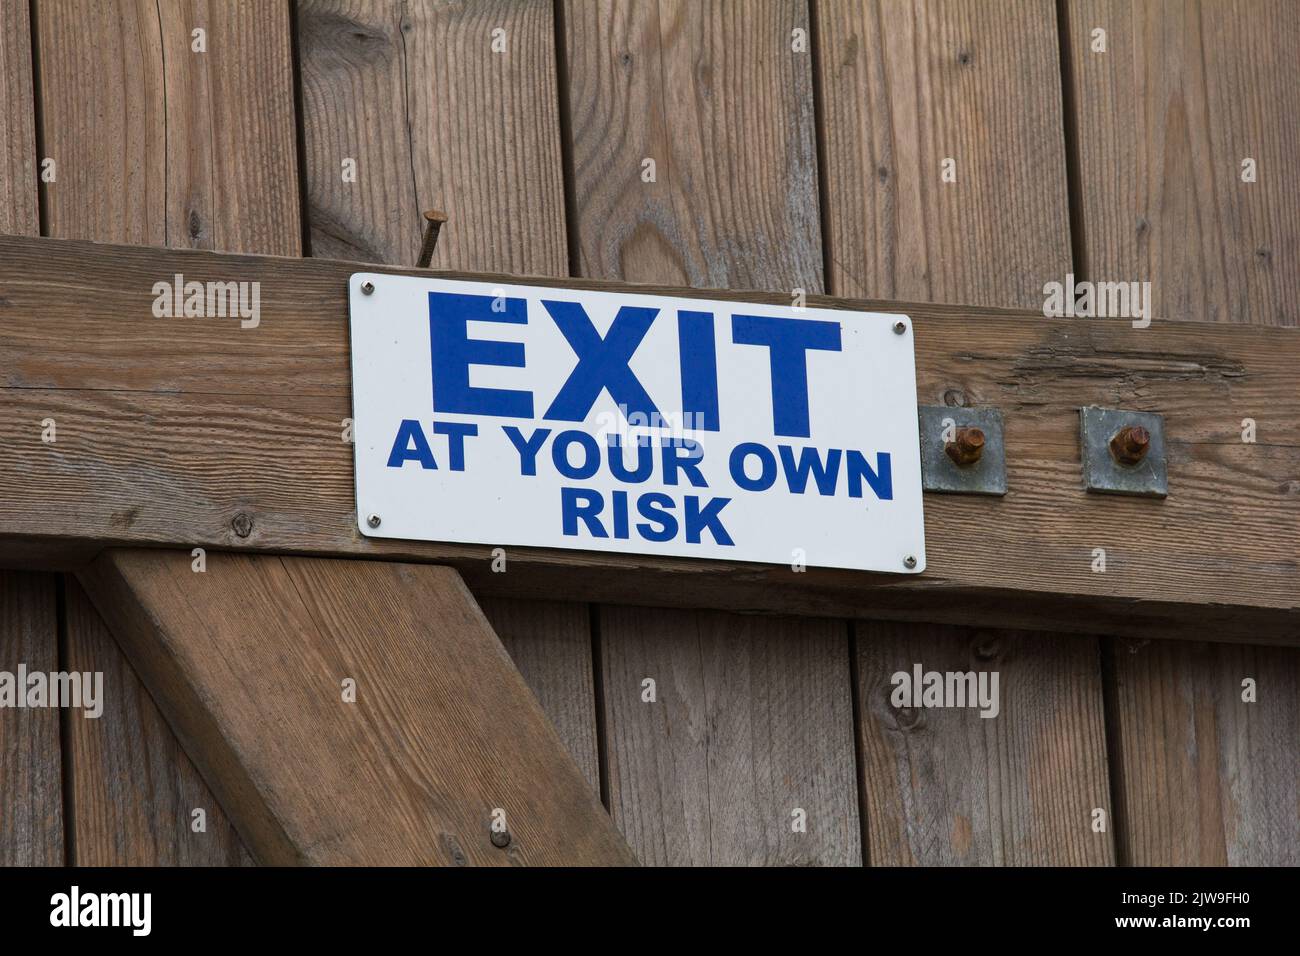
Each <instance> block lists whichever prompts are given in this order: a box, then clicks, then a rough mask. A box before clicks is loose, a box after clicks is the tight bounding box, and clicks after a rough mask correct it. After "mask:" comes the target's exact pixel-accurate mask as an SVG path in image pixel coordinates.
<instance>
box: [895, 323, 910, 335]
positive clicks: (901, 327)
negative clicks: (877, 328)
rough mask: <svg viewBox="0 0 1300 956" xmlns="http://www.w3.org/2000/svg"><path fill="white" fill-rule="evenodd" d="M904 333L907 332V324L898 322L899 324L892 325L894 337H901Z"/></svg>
mask: <svg viewBox="0 0 1300 956" xmlns="http://www.w3.org/2000/svg"><path fill="white" fill-rule="evenodd" d="M906 331H907V323H906V322H902V321H899V322H895V323H894V334H895V335H902V334H903V333H904V332H906Z"/></svg>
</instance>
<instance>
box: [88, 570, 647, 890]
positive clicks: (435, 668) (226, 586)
mask: <svg viewBox="0 0 1300 956" xmlns="http://www.w3.org/2000/svg"><path fill="white" fill-rule="evenodd" d="M81 577H82V581H83V583H84V584H85V586H86V588H87V591H88V592H89V594H90V595H91V597H92V599H93V600H94V601H95V604H96V606H97V607H98V608H99V610H100V612H101V613H102V614H104V616H105V617H106V619H107V620H108V621H109V622H110V625H111V626H112V628H113V631H114V633H115V634H117V635H118V639H119V641H120V642H121V644H122V646H123V648H124V649H125V650H126V652H127V655H128V656H129V657H130V659H131V661H132V663H133V664H134V666H135V667H136V669H137V671H138V672H139V673H140V674H141V675H142V676H143V677H144V679H145V681H146V683H147V684H148V685H149V687H150V688H151V690H152V692H153V694H154V697H155V699H156V700H157V701H158V703H159V704H160V706H161V707H162V709H163V712H164V713H165V714H166V715H167V718H168V721H169V723H170V724H171V726H172V727H173V728H175V729H176V730H177V732H178V733H179V734H180V736H181V738H182V740H183V741H184V743H185V747H186V751H187V752H188V753H189V754H191V755H192V756H193V757H194V758H195V760H196V762H197V763H198V765H199V767H200V769H201V770H202V772H203V775H204V778H205V779H206V780H207V781H208V782H209V784H210V785H211V786H212V787H213V788H214V790H215V791H216V792H217V793H218V794H219V795H220V798H221V803H222V806H224V807H225V808H226V809H227V811H228V812H229V813H230V815H231V817H232V819H233V820H234V821H235V824H236V826H237V827H238V829H239V831H240V833H241V834H242V836H243V837H244V840H245V842H246V844H247V845H248V846H249V847H250V848H251V850H252V851H253V853H254V855H255V856H256V858H257V859H258V861H259V862H262V863H273V864H333V865H337V864H389V865H392V864H408V865H421V864H442V865H465V864H484V865H509V864H539V865H562V864H585V865H595V864H630V863H633V862H635V860H634V857H633V856H632V853H631V851H630V850H629V849H628V847H627V844H626V843H625V842H624V841H623V839H622V837H620V836H619V834H618V831H617V830H616V829H615V828H614V825H613V823H612V822H611V821H610V819H609V816H608V815H607V814H606V813H605V811H604V808H603V807H601V805H600V802H599V800H598V799H597V798H596V796H595V794H594V793H592V791H591V788H590V787H589V786H588V785H587V782H586V780H585V779H584V778H583V776H582V773H581V772H580V771H579V769H578V767H577V765H576V764H575V763H574V762H573V759H572V758H571V757H570V756H569V754H568V752H567V751H566V750H565V747H564V744H563V742H562V741H561V740H560V738H559V736H558V734H556V732H555V730H554V728H553V727H552V726H551V724H550V722H549V721H548V720H547V719H546V716H545V714H543V712H542V709H541V707H540V706H539V705H538V704H537V701H536V699H535V698H534V697H533V695H532V694H531V692H530V691H529V690H528V687H527V685H526V684H525V683H524V681H523V678H521V677H520V675H519V672H518V671H517V670H516V669H515V667H514V665H513V664H511V662H510V658H509V656H508V655H507V654H506V652H505V649H504V648H503V647H502V646H501V643H500V641H498V640H497V638H496V635H495V634H493V632H492V628H491V627H490V626H489V625H488V622H487V620H486V619H485V618H484V617H483V614H482V612H480V611H479V609H478V606H477V605H476V604H475V603H474V599H473V597H472V596H471V595H470V593H469V591H468V589H466V587H465V585H464V583H463V582H462V581H461V579H460V576H459V575H458V574H456V572H455V571H452V570H451V569H449V568H444V567H430V566H427V565H400V564H395V563H386V562H379V561H328V560H322V559H314V558H289V557H285V558H279V557H275V556H255V555H229V554H213V555H210V556H209V558H208V565H207V570H206V572H204V573H202V574H196V573H194V572H193V571H192V570H191V567H190V563H189V561H188V556H187V555H186V554H184V553H183V552H168V551H147V550H120V551H109V552H106V553H105V554H104V555H103V556H101V557H100V558H98V559H97V560H96V562H95V563H94V564H93V565H91V566H90V568H88V569H87V570H86V571H85V572H83V573H82V576H81ZM349 680H351V681H353V682H354V683H353V684H352V685H348V684H347V681H349ZM349 690H351V691H354V692H355V700H349V699H348V693H349ZM268 728H274V732H273V733H268ZM497 809H501V810H504V813H505V817H504V820H505V824H506V826H507V827H508V829H509V832H510V833H511V834H512V837H513V838H512V840H511V842H510V844H509V846H508V847H506V848H498V847H497V846H495V845H494V844H493V843H492V839H491V837H492V831H491V824H492V822H493V814H494V811H495V810H497Z"/></svg>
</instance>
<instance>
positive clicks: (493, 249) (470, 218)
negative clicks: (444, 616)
mask: <svg viewBox="0 0 1300 956" xmlns="http://www.w3.org/2000/svg"><path fill="white" fill-rule="evenodd" d="M296 22H297V28H298V48H299V56H300V58H301V69H302V87H303V99H302V104H303V129H304V134H305V140H306V149H305V154H306V163H307V165H306V171H305V176H306V180H307V197H308V208H307V218H308V226H309V228H310V231H311V250H312V252H313V253H314V254H316V255H322V256H325V255H344V256H347V257H349V258H356V259H364V260H368V261H373V262H386V263H389V264H391V265H397V266H402V265H410V264H412V263H414V262H415V257H416V251H417V249H418V248H419V245H420V237H421V231H422V229H423V218H422V217H421V215H420V213H421V211H422V210H424V209H427V208H430V207H437V208H440V209H442V210H443V211H444V212H446V213H447V214H448V215H449V217H450V220H449V222H448V223H447V224H446V225H445V226H444V227H443V229H442V231H441V233H440V234H439V241H438V246H437V251H436V255H435V258H434V260H433V264H434V265H436V266H440V267H443V268H454V269H481V270H488V271H497V272H515V273H537V274H542V275H557V276H558V275H564V274H565V273H566V272H567V271H568V250H567V248H566V245H565V230H564V222H565V214H564V189H563V163H562V160H561V155H560V142H559V132H558V131H559V115H558V113H559V102H558V99H557V95H556V75H555V74H556V67H555V53H554V47H555V31H554V19H553V14H552V11H551V7H550V4H548V3H544V2H538V0H529V2H526V3H476V4H470V5H465V4H448V3H437V4H408V3H397V2H393V0H377V2H356V0H353V2H333V0H327V2H318V0H302V2H299V3H298V5H297V18H296ZM497 29H500V30H503V31H505V32H504V36H503V37H502V39H503V42H504V50H503V51H502V52H500V53H497V52H493V49H492V43H493V39H494V38H493V34H492V31H493V30H497ZM378 104H383V107H382V108H377V105H378ZM349 158H350V159H354V160H356V163H357V169H356V179H355V182H345V181H344V177H343V161H344V160H345V159H349ZM507 573H508V572H507ZM489 617H491V618H492V619H493V621H494V623H496V624H497V625H498V626H499V627H504V628H505V631H504V632H500V631H499V633H500V634H501V638H502V641H503V642H504V643H505V645H506V647H507V649H508V650H509V651H510V653H511V655H512V656H513V657H514V658H515V661H516V663H517V664H518V665H519V668H520V670H521V671H522V672H523V674H524V677H525V679H526V680H527V681H528V683H529V686H531V687H532V688H533V691H534V693H536V694H537V696H538V699H539V700H540V701H541V703H542V707H543V708H544V709H545V710H546V712H547V713H548V714H549V715H550V717H551V719H552V720H553V721H554V722H555V725H556V728H557V729H558V730H559V731H560V736H561V737H563V738H564V740H565V743H566V744H567V745H568V747H569V751H570V753H572V754H573V756H574V759H575V760H577V761H578V765H579V766H580V767H582V769H583V773H585V774H586V775H587V778H588V780H590V781H591V782H592V785H593V786H597V787H598V786H599V775H598V770H597V756H596V753H597V751H596V726H595V724H596V708H595V690H594V688H593V686H592V662H591V633H590V628H589V625H588V614H587V612H586V611H584V610H582V609H581V608H580V607H578V606H576V605H575V606H562V605H556V604H550V603H542V602H525V603H522V604H520V605H519V606H517V607H512V606H511V605H510V602H509V601H508V600H506V599H497V600H495V601H494V602H492V603H491V605H490V612H489Z"/></svg>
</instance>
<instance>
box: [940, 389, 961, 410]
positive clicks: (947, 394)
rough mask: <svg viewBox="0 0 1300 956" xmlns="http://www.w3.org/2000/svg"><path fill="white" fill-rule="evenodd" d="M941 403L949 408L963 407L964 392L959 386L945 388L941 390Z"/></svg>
mask: <svg viewBox="0 0 1300 956" xmlns="http://www.w3.org/2000/svg"><path fill="white" fill-rule="evenodd" d="M943 403H944V404H945V405H947V406H948V407H949V408H965V407H966V393H965V392H963V391H962V390H961V389H960V388H947V389H944V392H943Z"/></svg>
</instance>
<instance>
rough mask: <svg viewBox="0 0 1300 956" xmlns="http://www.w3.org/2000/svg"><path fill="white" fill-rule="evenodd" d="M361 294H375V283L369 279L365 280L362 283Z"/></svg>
mask: <svg viewBox="0 0 1300 956" xmlns="http://www.w3.org/2000/svg"><path fill="white" fill-rule="evenodd" d="M361 294H362V295H374V294H375V284H374V283H373V282H371V281H370V280H369V279H367V280H366V281H365V282H363V283H361Z"/></svg>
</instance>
